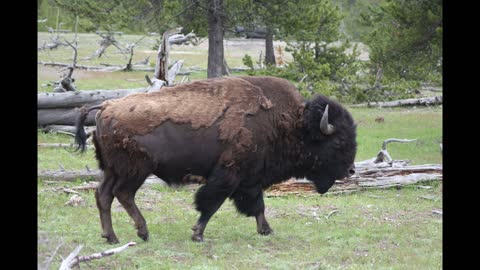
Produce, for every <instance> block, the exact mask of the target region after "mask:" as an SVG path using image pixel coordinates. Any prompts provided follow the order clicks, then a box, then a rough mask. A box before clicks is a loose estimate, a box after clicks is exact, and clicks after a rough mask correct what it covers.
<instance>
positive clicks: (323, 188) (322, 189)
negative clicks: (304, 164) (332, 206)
mask: <svg viewBox="0 0 480 270" xmlns="http://www.w3.org/2000/svg"><path fill="white" fill-rule="evenodd" d="M313 183H314V184H315V189H316V190H317V192H318V193H320V194H325V193H327V191H328V190H329V189H330V188H331V187H332V186H333V183H335V181H333V183H332V184H330V183H327V184H326V183H324V182H323V183H319V182H313Z"/></svg>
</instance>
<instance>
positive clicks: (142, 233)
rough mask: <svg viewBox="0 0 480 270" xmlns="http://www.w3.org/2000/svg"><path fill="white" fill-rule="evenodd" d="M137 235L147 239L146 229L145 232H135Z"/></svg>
mask: <svg viewBox="0 0 480 270" xmlns="http://www.w3.org/2000/svg"><path fill="white" fill-rule="evenodd" d="M137 235H138V237H140V238H142V240H143V241H148V231H146V232H137Z"/></svg>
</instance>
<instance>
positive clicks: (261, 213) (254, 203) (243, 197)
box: [230, 186, 273, 235]
mask: <svg viewBox="0 0 480 270" xmlns="http://www.w3.org/2000/svg"><path fill="white" fill-rule="evenodd" d="M230 198H231V199H233V202H234V204H235V207H236V208H237V210H238V211H239V212H240V213H242V214H244V215H246V216H247V217H252V216H254V217H255V219H256V221H257V232H258V233H259V234H261V235H269V234H270V233H272V232H273V230H272V228H270V225H269V224H268V222H267V219H266V218H265V203H264V201H263V191H262V188H261V187H260V186H254V187H248V188H246V187H242V186H239V187H238V188H237V189H236V190H235V192H234V193H233V194H232V195H230Z"/></svg>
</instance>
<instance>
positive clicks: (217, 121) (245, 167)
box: [75, 76, 357, 243]
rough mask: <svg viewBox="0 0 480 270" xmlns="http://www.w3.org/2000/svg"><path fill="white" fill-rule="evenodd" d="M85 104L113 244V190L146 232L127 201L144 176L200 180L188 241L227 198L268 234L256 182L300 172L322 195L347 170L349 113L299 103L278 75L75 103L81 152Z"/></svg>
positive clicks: (352, 142) (100, 200)
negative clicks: (197, 214) (87, 104)
mask: <svg viewBox="0 0 480 270" xmlns="http://www.w3.org/2000/svg"><path fill="white" fill-rule="evenodd" d="M93 109H99V111H98V112H97V114H96V118H95V119H96V126H97V128H96V131H95V133H94V134H93V135H92V136H93V143H94V145H95V156H96V159H97V160H98V163H99V167H100V169H101V170H103V171H104V180H103V181H102V182H101V183H100V185H99V186H98V188H97V189H96V192H95V198H96V203H97V207H98V209H99V212H100V221H101V226H102V229H103V233H102V237H104V238H106V239H107V241H108V242H109V243H118V238H117V236H116V235H115V233H114V231H113V228H112V219H111V212H110V209H111V204H112V201H113V198H114V197H116V198H117V199H118V201H119V202H120V203H121V204H122V206H123V207H124V208H125V209H126V211H127V213H128V214H129V215H130V217H131V218H132V219H133V220H134V222H135V227H136V229H137V235H138V236H139V237H140V238H142V239H143V240H148V237H149V236H148V235H149V234H148V229H147V224H146V222H145V219H144V217H143V216H142V214H141V212H140V210H139V209H138V207H137V205H136V204H135V201H134V199H135V193H136V192H137V190H138V189H139V188H140V186H141V185H142V184H143V183H144V181H145V179H146V178H147V177H148V176H149V175H150V174H154V175H156V176H158V177H160V178H161V179H163V180H164V181H165V182H166V183H168V184H170V185H173V184H176V185H177V184H182V183H185V182H188V181H186V179H187V180H188V178H190V177H197V178H198V179H204V181H203V185H202V186H201V187H200V188H199V189H198V191H197V192H196V194H195V205H196V209H197V210H198V211H199V212H200V217H199V219H198V221H197V223H196V224H195V225H194V226H193V228H192V230H193V235H192V240H194V241H203V234H204V230H205V227H206V226H207V223H208V221H209V220H210V218H211V217H212V215H213V214H214V213H215V212H216V211H217V210H218V209H219V207H220V206H221V205H222V203H223V202H224V201H225V199H227V198H230V199H231V200H233V202H234V205H235V206H236V209H237V210H238V211H239V212H240V213H242V214H244V215H246V216H249V217H250V216H254V217H255V219H256V223H257V232H258V233H259V234H262V235H268V234H270V233H271V232H272V229H271V228H270V226H269V224H268V222H267V220H266V218H265V214H264V210H265V205H264V201H263V190H264V189H266V188H268V187H270V186H271V185H272V184H275V183H280V182H282V181H286V180H288V179H290V178H291V177H297V178H303V177H305V178H307V179H308V180H310V181H313V183H314V185H315V187H316V190H317V191H318V192H319V193H321V194H323V193H325V192H327V191H328V189H329V188H330V187H331V186H332V185H333V184H334V182H335V180H336V179H342V178H345V177H349V176H351V175H352V174H354V173H355V171H354V159H355V154H356V147H357V144H356V124H355V123H354V120H353V118H352V116H351V114H350V113H349V112H348V111H347V110H346V109H345V108H343V107H342V106H341V105H340V104H339V103H337V102H335V101H333V100H330V99H328V98H327V97H325V96H323V95H317V96H315V97H314V98H312V99H311V100H309V101H306V100H305V99H304V98H303V97H302V96H301V95H300V94H299V92H298V90H297V89H296V88H295V86H294V85H293V84H291V83H290V82H288V81H287V80H284V79H280V78H275V77H249V76H245V77H228V78H216V79H207V80H201V81H195V82H192V83H188V84H180V85H177V86H175V87H168V88H163V89H162V91H159V92H151V93H137V94H131V95H128V96H126V97H123V98H120V99H114V100H109V101H106V102H104V103H103V104H101V105H98V106H94V107H91V108H89V109H86V108H83V109H82V112H81V114H80V115H79V118H78V119H77V125H76V126H77V133H76V137H75V140H76V143H77V144H78V148H77V150H78V149H80V150H81V152H83V151H85V146H86V134H85V132H84V128H83V123H84V121H85V118H86V115H87V114H88V112H89V111H91V110H93Z"/></svg>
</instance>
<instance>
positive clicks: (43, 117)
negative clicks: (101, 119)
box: [37, 108, 98, 127]
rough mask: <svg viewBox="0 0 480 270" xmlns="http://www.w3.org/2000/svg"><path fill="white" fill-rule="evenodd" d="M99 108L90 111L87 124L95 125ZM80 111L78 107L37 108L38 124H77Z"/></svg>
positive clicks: (41, 125)
mask: <svg viewBox="0 0 480 270" xmlns="http://www.w3.org/2000/svg"><path fill="white" fill-rule="evenodd" d="M97 111H98V110H92V111H90V112H89V113H88V116H87V120H86V121H85V125H88V126H93V125H95V114H96V113H97ZM78 115H79V111H78V110H77V109H76V108H59V109H40V110H37V125H38V126H40V127H43V126H47V125H67V126H73V125H75V122H76V119H77V116H78Z"/></svg>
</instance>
